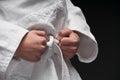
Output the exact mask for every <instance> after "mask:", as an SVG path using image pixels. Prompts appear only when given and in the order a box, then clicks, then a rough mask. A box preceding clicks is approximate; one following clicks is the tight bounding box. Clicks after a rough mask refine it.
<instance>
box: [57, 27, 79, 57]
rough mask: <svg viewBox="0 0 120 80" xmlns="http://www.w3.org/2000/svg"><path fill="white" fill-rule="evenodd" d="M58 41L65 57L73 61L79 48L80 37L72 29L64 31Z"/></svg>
mask: <svg viewBox="0 0 120 80" xmlns="http://www.w3.org/2000/svg"><path fill="white" fill-rule="evenodd" d="M57 39H58V40H59V41H60V43H59V46H60V48H61V50H62V52H63V57H64V58H67V59H71V58H72V57H73V56H74V55H75V53H76V52H77V49H78V47H79V42H80V37H79V35H78V34H77V33H76V32H74V31H72V30H70V29H63V30H61V31H60V33H59V35H58V38H57Z"/></svg>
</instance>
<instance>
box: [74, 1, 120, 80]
mask: <svg viewBox="0 0 120 80" xmlns="http://www.w3.org/2000/svg"><path fill="white" fill-rule="evenodd" d="M72 1H73V3H74V4H75V5H76V6H79V7H80V8H81V9H82V11H83V13H84V15H85V18H86V20H87V23H88V24H89V26H90V28H91V31H92V33H93V34H94V36H95V37H96V39H97V42H98V44H99V55H98V57H97V59H96V60H95V61H93V62H92V63H89V64H85V63H81V62H79V61H78V60H77V57H74V58H73V59H72V63H73V64H74V65H75V67H76V69H77V70H78V72H79V73H80V75H81V77H82V79H83V80H120V52H119V50H120V47H119V41H120V40H119V38H120V34H119V32H120V31H119V29H118V28H119V27H120V8H119V6H120V4H119V3H120V2H118V1H117V0H111V1H110V0H72Z"/></svg>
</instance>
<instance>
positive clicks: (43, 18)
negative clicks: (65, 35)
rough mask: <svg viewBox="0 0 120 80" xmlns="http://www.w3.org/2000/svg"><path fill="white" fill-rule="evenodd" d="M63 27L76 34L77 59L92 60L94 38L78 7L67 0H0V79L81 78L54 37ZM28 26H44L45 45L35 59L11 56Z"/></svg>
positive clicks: (36, 27)
mask: <svg viewBox="0 0 120 80" xmlns="http://www.w3.org/2000/svg"><path fill="white" fill-rule="evenodd" d="M64 28H69V29H72V30H75V31H78V32H79V34H80V44H79V49H78V51H77V53H76V55H78V58H79V60H80V61H81V62H85V63H88V62H91V61H93V60H94V59H95V58H96V57H97V53H98V46H97V42H96V40H95V38H94V36H93V35H92V34H91V32H90V29H89V26H88V25H87V23H86V21H85V18H84V16H83V14H82V11H81V9H80V8H78V7H76V6H74V5H73V4H72V3H71V1H70V0H0V80H81V78H80V76H79V74H78V73H77V71H76V70H75V69H74V67H73V66H72V65H71V63H70V60H65V59H64V58H63V56H62V52H61V49H60V48H59V46H58V45H57V43H58V41H57V40H56V39H55V37H57V35H58V33H59V31H60V30H62V29H64ZM29 30H44V31H45V32H46V33H47V35H48V36H49V37H50V41H49V42H48V43H47V46H48V49H47V50H46V51H45V53H44V54H43V55H42V56H41V60H40V61H39V62H36V63H32V62H28V61H25V60H23V59H21V58H20V59H19V60H16V59H13V56H14V53H15V51H16V49H17V47H18V46H19V44H20V42H21V40H22V38H23V37H24V35H25V34H26V33H27V32H28V31H29Z"/></svg>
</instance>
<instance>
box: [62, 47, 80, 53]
mask: <svg viewBox="0 0 120 80" xmlns="http://www.w3.org/2000/svg"><path fill="white" fill-rule="evenodd" d="M77 49H78V47H77V46H61V50H62V51H66V52H68V53H76V52H77Z"/></svg>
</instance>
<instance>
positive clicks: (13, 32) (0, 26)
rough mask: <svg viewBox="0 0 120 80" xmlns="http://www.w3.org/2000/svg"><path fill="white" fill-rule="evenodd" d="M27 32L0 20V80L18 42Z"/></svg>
mask: <svg viewBox="0 0 120 80" xmlns="http://www.w3.org/2000/svg"><path fill="white" fill-rule="evenodd" d="M27 32H28V31H27V30H26V29H24V28H22V27H18V26H17V25H14V24H12V23H9V22H6V21H3V20H0V80H2V77H3V76H4V74H5V71H6V69H7V67H8V65H9V63H10V61H11V59H12V58H13V55H14V53H15V51H16V49H17V47H18V45H19V43H20V41H21V40H22V38H23V37H24V35H25V34H26V33H27Z"/></svg>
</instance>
